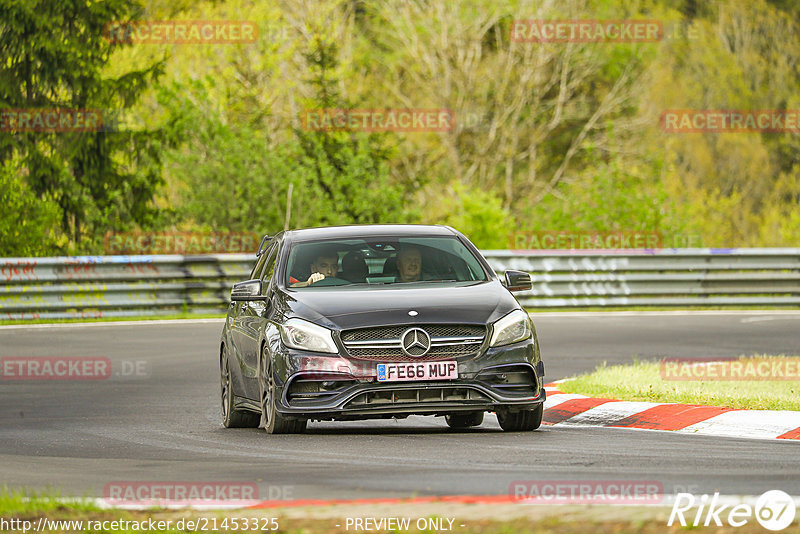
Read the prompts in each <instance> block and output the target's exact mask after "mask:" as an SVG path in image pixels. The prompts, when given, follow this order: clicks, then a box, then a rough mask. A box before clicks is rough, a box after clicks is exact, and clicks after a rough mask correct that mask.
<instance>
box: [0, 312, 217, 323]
mask: <svg viewBox="0 0 800 534" xmlns="http://www.w3.org/2000/svg"><path fill="white" fill-rule="evenodd" d="M224 318H225V315H224V314H219V313H175V314H170V315H137V316H133V317H91V318H86V319H32V320H24V321H19V320H9V319H3V320H0V325H9V324H13V325H26V324H62V323H115V322H121V321H169V320H175V319H224Z"/></svg>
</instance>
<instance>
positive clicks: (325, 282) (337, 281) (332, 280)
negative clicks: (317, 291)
mask: <svg viewBox="0 0 800 534" xmlns="http://www.w3.org/2000/svg"><path fill="white" fill-rule="evenodd" d="M348 284H350V282H348V281H347V280H342V279H341V278H336V277H335V276H326V277H325V278H323V279H322V280H320V281H319V282H314V283H313V284H311V285H310V286H308V287H328V286H346V285H348Z"/></svg>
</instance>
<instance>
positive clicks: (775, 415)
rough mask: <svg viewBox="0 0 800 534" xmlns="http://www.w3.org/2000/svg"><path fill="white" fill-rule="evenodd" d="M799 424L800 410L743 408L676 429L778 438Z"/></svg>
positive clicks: (707, 433) (687, 431)
mask: <svg viewBox="0 0 800 534" xmlns="http://www.w3.org/2000/svg"><path fill="white" fill-rule="evenodd" d="M796 428H800V412H790V411H777V410H740V411H733V412H725V413H721V414H719V415H715V416H714V417H711V418H710V419H706V420H705V421H700V422H699V423H695V424H693V425H690V426H687V427H686V428H683V429H681V430H676V432H684V433H690V434H704V435H713V436H730V437H736V438H761V439H770V438H771V439H774V438H777V437H778V436H780V435H781V434H785V433H786V432H789V431H790V430H794V429H796ZM786 441H794V440H786Z"/></svg>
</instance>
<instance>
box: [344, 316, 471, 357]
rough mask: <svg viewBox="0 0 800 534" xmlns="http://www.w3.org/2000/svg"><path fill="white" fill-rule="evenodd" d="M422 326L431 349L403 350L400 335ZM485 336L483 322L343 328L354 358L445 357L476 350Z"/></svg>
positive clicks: (347, 344) (349, 351) (345, 344)
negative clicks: (415, 352) (410, 352)
mask: <svg viewBox="0 0 800 534" xmlns="http://www.w3.org/2000/svg"><path fill="white" fill-rule="evenodd" d="M414 327H416V328H421V329H422V330H424V331H425V332H426V333H427V334H428V336H430V339H431V347H430V350H429V351H428V352H427V353H426V354H424V355H422V356H409V355H407V354H406V353H405V352H403V349H402V346H401V336H402V335H403V333H404V332H405V331H406V330H408V329H409V328H414ZM485 338H486V327H485V326H483V325H448V324H441V325H400V326H387V327H377V328H361V329H357V330H345V331H344V332H342V342H343V343H344V346H345V348H346V349H347V353H348V354H349V355H350V356H351V357H353V358H360V359H363V360H376V361H385V362H386V361H388V362H414V361H426V360H442V359H446V358H454V357H458V356H466V355H469V354H474V353H476V352H478V350H480V348H481V346H482V345H483V342H484V339H485Z"/></svg>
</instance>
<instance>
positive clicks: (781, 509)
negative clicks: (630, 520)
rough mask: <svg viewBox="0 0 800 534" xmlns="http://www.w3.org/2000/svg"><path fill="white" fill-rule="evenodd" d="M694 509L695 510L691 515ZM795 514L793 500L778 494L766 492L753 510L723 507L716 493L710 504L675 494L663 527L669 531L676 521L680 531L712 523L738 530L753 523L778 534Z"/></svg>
mask: <svg viewBox="0 0 800 534" xmlns="http://www.w3.org/2000/svg"><path fill="white" fill-rule="evenodd" d="M695 507H697V510H696V511H694V512H693V511H692V509H693V508H695ZM796 511H797V509H796V505H795V502H794V499H793V498H792V497H791V496H790V495H788V494H787V493H785V492H783V491H781V490H770V491H767V492H766V493H764V494H763V495H761V496H760V497H759V498H758V500H757V501H756V504H755V506H752V505H750V504H747V503H739V504H736V505H733V504H731V503H729V504H723V503H722V502H720V497H719V493H715V494H714V496H713V497H711V500H709V497H708V495H702V496H700V497H699V498H698V497H696V496H694V495H692V494H691V493H678V495H677V496H676V497H675V503H674V504H673V505H672V512H671V513H670V515H669V521H667V526H668V527H671V526H672V524H673V523H674V522H675V520H676V519H677V520H678V522H679V523H680V525H681V526H682V527H685V526H687V524H688V525H691V526H694V527H698V526H700V525H703V526H706V527H707V526H709V525H711V523H712V522H713V523H714V525H716V526H718V527H721V526H723V523H727V524H728V525H730V526H732V527H741V526H742V525H745V524H747V523H748V522H749V521H751V520H752V519H755V520H756V521H758V523H759V524H760V525H761V526H762V527H764V528H765V529H767V530H772V531H778V530H783V529H785V528H786V527H788V526H789V525H791V524H792V521H794V516H795V513H796ZM684 513H686V516H684ZM692 516H694V517H692ZM687 517H688V519H687Z"/></svg>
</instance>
